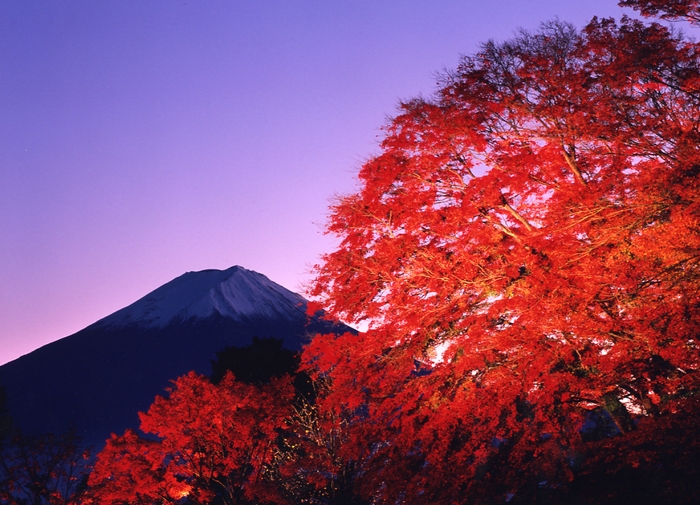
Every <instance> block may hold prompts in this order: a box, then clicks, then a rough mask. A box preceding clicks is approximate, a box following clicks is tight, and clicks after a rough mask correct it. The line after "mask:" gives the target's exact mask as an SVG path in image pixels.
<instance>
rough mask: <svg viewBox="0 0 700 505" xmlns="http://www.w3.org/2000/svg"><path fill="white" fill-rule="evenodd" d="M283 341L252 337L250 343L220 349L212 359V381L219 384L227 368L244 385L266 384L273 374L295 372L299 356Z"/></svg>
mask: <svg viewBox="0 0 700 505" xmlns="http://www.w3.org/2000/svg"><path fill="white" fill-rule="evenodd" d="M283 343H284V340H282V339H281V338H280V339H276V338H258V337H253V342H252V343H251V344H250V345H247V346H244V347H237V346H229V347H226V348H224V349H222V350H221V351H219V352H217V353H216V360H212V362H211V366H212V373H211V381H212V382H213V383H214V384H218V383H219V382H221V380H222V379H223V378H224V376H225V375H226V372H229V371H230V372H233V375H234V376H235V377H236V380H239V381H242V382H245V383H247V384H266V383H268V382H270V379H272V378H273V377H282V376H283V375H286V374H292V373H294V372H296V370H297V368H298V367H299V357H298V356H297V353H295V352H294V351H290V350H289V349H285V348H283V347H282V344H283Z"/></svg>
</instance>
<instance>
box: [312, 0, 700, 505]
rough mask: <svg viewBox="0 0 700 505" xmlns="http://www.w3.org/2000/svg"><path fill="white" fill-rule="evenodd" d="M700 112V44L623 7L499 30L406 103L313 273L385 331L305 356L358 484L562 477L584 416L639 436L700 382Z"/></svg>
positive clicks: (330, 296) (423, 485) (337, 212)
mask: <svg viewBox="0 0 700 505" xmlns="http://www.w3.org/2000/svg"><path fill="white" fill-rule="evenodd" d="M685 4H686V5H691V4H692V5H694V3H693V2H685ZM699 124H700V72H699V61H698V56H697V47H696V46H695V45H693V44H691V43H690V42H688V41H685V40H683V39H680V38H678V37H676V36H675V35H673V34H671V33H670V32H669V31H668V30H667V29H666V28H664V27H662V26H660V25H657V24H650V25H644V24H642V23H640V22H636V21H631V20H623V22H622V24H620V25H618V24H616V23H615V22H614V21H612V20H593V21H592V22H591V23H590V24H589V25H588V26H587V27H586V28H585V30H583V31H582V32H578V31H576V30H575V29H574V28H573V27H571V26H568V25H566V24H562V23H549V24H546V25H543V28H542V29H541V30H540V31H539V32H538V33H536V34H530V33H521V34H520V35H519V36H518V37H516V38H515V39H514V40H511V41H508V42H505V43H503V44H496V43H493V42H489V43H487V44H485V45H484V46H483V49H482V50H481V52H479V53H478V54H476V55H475V56H472V57H466V58H465V59H464V60H463V62H462V64H461V65H460V66H459V68H458V69H457V70H456V71H455V72H453V73H452V74H450V75H447V76H445V77H444V79H443V82H442V87H441V89H440V91H439V93H438V94H437V96H435V97H434V98H433V99H431V100H422V99H420V100H414V101H410V102H407V103H404V104H403V105H402V110H401V113H400V115H399V116H397V117H396V118H394V119H393V120H392V121H391V123H390V124H389V125H388V126H387V127H386V138H385V139H384V141H383V143H382V152H381V153H380V154H379V155H378V156H376V157H375V158H373V159H371V160H369V161H368V162H367V163H366V164H365V165H364V166H363V167H362V169H361V171H360V174H359V177H360V180H361V182H362V187H361V189H360V191H359V192H357V193H356V194H352V195H349V196H346V197H343V198H341V199H340V200H339V201H338V202H337V204H336V205H334V206H333V208H332V213H331V216H330V223H329V226H328V231H329V232H330V233H332V234H335V235H337V236H338V237H339V238H340V239H341V244H340V246H339V248H338V250H337V251H336V252H334V253H331V254H329V255H327V256H326V257H325V258H324V263H323V264H322V265H320V266H318V267H317V278H316V284H315V288H314V290H313V294H314V295H316V296H317V297H319V298H320V299H321V300H322V301H323V305H324V308H325V309H326V310H328V311H329V313H331V314H332V315H334V316H336V317H339V318H341V319H344V320H346V321H349V322H355V323H357V322H362V321H364V322H368V323H369V324H370V325H371V329H370V331H368V332H367V333H364V334H362V335H360V336H353V335H344V336H341V337H336V336H322V337H318V338H316V339H315V340H314V341H313V342H312V343H311V345H310V346H309V348H308V349H307V351H306V353H305V358H304V359H305V362H306V363H307V365H308V366H309V367H311V368H315V369H316V370H317V371H318V372H319V373H320V374H321V375H322V376H324V377H326V378H327V379H328V380H330V381H331V383H332V389H331V390H330V392H329V393H328V394H327V395H326V396H325V397H323V398H322V399H321V400H320V406H321V407H322V408H323V409H325V411H326V412H332V413H334V415H336V416H338V417H339V418H344V419H347V420H348V422H349V424H348V425H349V427H350V438H349V441H348V443H347V444H346V445H345V446H344V447H343V451H344V453H345V458H346V459H347V460H348V461H355V462H361V465H362V471H363V475H364V478H363V480H362V487H363V490H364V492H365V494H366V495H367V496H372V497H373V498H374V499H377V500H383V501H385V502H392V503H400V502H406V503H463V502H467V501H469V500H473V501H475V502H478V501H479V500H480V499H482V500H490V499H492V497H493V496H494V493H496V495H498V494H499V493H500V495H501V496H502V497H506V496H507V495H511V496H513V495H514V496H519V495H518V493H521V494H522V489H525V488H526V487H527V486H529V485H531V484H532V482H535V483H538V482H546V483H549V484H546V485H549V486H561V485H564V484H566V483H567V482H569V481H571V479H573V478H574V476H575V473H576V465H575V464H574V463H572V461H573V460H574V459H575V455H576V454H579V453H580V451H581V450H582V447H583V445H582V444H584V441H583V440H582V437H581V428H582V426H583V425H584V423H585V422H586V420H587V419H589V418H590V416H591V414H589V412H591V411H600V410H604V411H605V412H606V413H607V414H606V415H607V416H609V417H610V419H611V420H612V422H613V423H614V425H615V430H617V431H618V432H620V433H626V432H628V431H630V430H633V429H634V427H635V424H636V422H637V421H636V419H637V418H639V417H646V418H656V417H659V416H668V415H672V414H671V412H672V411H673V409H675V408H676V407H675V406H676V405H677V403H678V402H679V401H681V400H682V399H683V398H685V397H688V396H692V395H694V394H696V392H697V390H698V364H699V360H698V344H697V338H698V333H699V330H700V318H699V317H698V316H700V304H699V303H698V299H700V297H699V294H700V293H699V288H700V283H699V280H700V201H699V199H698V196H699V194H700V179H699V177H698V175H699V173H700V149H699V148H698V146H699V145H700V131H699V130H698V125H699ZM486 490H488V492H489V494H488V495H485V494H484V493H485V492H486ZM484 496H489V497H491V498H484ZM480 497H481V498H480Z"/></svg>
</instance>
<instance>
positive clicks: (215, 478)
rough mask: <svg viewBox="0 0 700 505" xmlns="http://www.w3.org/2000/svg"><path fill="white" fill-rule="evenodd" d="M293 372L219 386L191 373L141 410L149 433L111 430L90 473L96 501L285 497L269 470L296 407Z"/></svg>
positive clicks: (226, 381) (229, 501) (271, 499)
mask: <svg viewBox="0 0 700 505" xmlns="http://www.w3.org/2000/svg"><path fill="white" fill-rule="evenodd" d="M293 395H294V390H293V388H292V386H291V382H290V379H289V377H285V378H281V379H272V380H271V382H270V383H269V384H265V385H252V384H246V383H243V382H238V381H236V380H235V379H234V377H233V375H232V374H230V373H229V374H227V375H226V376H225V377H224V378H223V380H222V381H221V382H220V383H219V384H216V385H215V384H212V383H211V382H210V381H209V380H208V379H207V378H206V377H203V376H200V375H197V374H195V373H194V372H191V373H189V374H188V375H185V376H183V377H180V378H179V379H177V380H176V381H174V385H173V388H172V389H171V391H170V394H169V396H168V397H167V398H165V397H157V398H156V400H155V402H154V403H153V405H152V406H151V408H150V409H149V410H148V412H147V413H145V414H144V413H142V414H140V417H141V430H142V431H144V432H145V433H146V434H151V435H155V436H156V437H157V438H155V439H154V438H153V437H150V438H144V437H141V436H139V435H138V434H136V433H135V432H134V431H132V430H127V431H126V433H125V434H124V435H122V436H116V435H112V437H111V438H110V439H109V440H108V441H107V446H106V447H105V448H104V450H103V451H102V452H100V454H99V455H98V460H97V463H96V464H95V468H94V470H93V473H92V474H91V476H90V480H89V484H90V486H91V488H92V490H91V491H92V492H91V495H92V499H93V501H94V502H95V503H102V504H124V503H143V504H145V503H148V504H153V503H224V504H240V503H268V502H276V503H280V502H282V499H281V498H280V497H279V496H277V494H276V490H275V486H272V485H268V484H269V483H268V481H266V479H265V475H264V474H265V472H266V470H267V467H268V465H270V464H271V463H272V461H273V460H274V458H275V454H276V451H275V447H276V443H277V438H278V437H279V434H280V431H281V430H283V429H284V427H285V419H286V418H288V417H289V415H290V413H291V411H290V409H291V399H292V397H293Z"/></svg>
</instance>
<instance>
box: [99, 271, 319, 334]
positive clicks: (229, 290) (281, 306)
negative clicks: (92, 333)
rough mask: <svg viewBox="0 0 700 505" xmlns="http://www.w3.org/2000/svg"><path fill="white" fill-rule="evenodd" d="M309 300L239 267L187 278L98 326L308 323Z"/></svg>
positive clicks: (205, 272) (108, 317)
mask: <svg viewBox="0 0 700 505" xmlns="http://www.w3.org/2000/svg"><path fill="white" fill-rule="evenodd" d="M305 310H306V300H305V299H304V298H303V297H302V296H300V295H298V294H296V293H293V292H291V291H289V290H288V289H286V288H284V287H282V286H280V285H279V284H276V283H274V282H272V281H271V280H270V279H268V278H267V277H265V276H264V275H262V274H259V273H257V272H254V271H252V270H246V269H245V268H243V267H240V266H234V267H231V268H228V269H226V270H202V271H200V272H187V273H186V274H183V275H181V276H180V277H177V278H176V279H173V280H172V281H170V282H168V283H166V284H164V285H162V286H161V287H159V288H157V289H156V290H154V291H152V292H150V293H149V294H147V295H146V296H144V297H143V298H141V299H139V300H137V301H136V302H134V303H132V304H131V305H129V306H127V307H125V308H123V309H121V310H118V311H117V312H115V313H113V314H111V315H109V316H107V317H105V318H104V319H101V320H100V321H98V322H97V323H95V324H96V325H99V326H102V327H122V326H132V325H138V326H140V327H147V328H164V327H165V326H167V325H169V324H170V323H171V322H175V321H187V320H189V319H205V318H208V317H211V316H214V315H216V314H220V315H221V316H223V317H225V318H227V319H233V320H241V319H243V318H258V317H262V318H270V319H277V318H285V319H290V318H293V319H298V318H300V317H304V314H305Z"/></svg>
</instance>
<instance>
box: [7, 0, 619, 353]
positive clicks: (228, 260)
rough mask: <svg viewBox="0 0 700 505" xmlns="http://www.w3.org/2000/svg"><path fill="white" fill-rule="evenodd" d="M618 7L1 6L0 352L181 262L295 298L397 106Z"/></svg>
mask: <svg viewBox="0 0 700 505" xmlns="http://www.w3.org/2000/svg"><path fill="white" fill-rule="evenodd" d="M616 3H617V2H616V0H587V1H581V0H489V1H485V0H445V1H442V0H422V1H412V0H362V1H352V0H337V1H336V0H328V1H324V0H315V1H304V0H295V1H291V0H289V1H267V0H250V1H243V0H238V1H235V0H231V1H214V0H210V1H193V0H190V1H187V2H182V1H181V2H175V1H172V0H167V1H165V0H163V1H153V0H145V1H144V0H138V1H124V0H120V1H105V2H94V1H76V0H71V1H61V0H37V1H31V2H15V1H10V0H0V364H2V363H5V362H7V361H9V360H12V359H15V358H17V357H19V356H20V355H22V354H26V353H28V352H30V351H32V350H34V349H35V348H37V347H39V346H41V345H44V344H46V343H48V342H51V341H53V340H56V339H58V338H61V337H64V336H67V335H69V334H72V333H74V332H76V331H78V330H80V329H82V328H84V327H85V326H87V325H88V324H90V323H93V322H94V321H96V320H98V319H100V318H102V317H104V316H106V315H108V314H110V313H112V312H114V311H115V310H118V309H120V308H122V307H124V306H126V305H128V304H130V303H131V302H133V301H135V300H136V299H137V298H140V297H141V296H143V295H145V294H146V293H147V292H149V291H151V290H153V289H155V288H156V287H158V286H160V285H161V284H163V283H165V282H167V281H169V280H171V279H173V278H174V277H176V276H178V275H180V274H182V273H184V272H186V271H190V270H202V269H206V268H219V269H223V268H227V267H229V266H232V265H235V264H238V265H241V266H244V267H246V268H249V269H253V270H256V271H258V272H260V273H263V274H265V275H267V276H268V277H270V278H271V279H272V280H274V281H276V282H278V283H280V284H282V285H284V286H286V287H288V288H290V289H292V290H295V291H299V290H300V286H301V283H303V282H304V281H305V280H308V278H309V276H308V273H307V272H308V269H309V267H310V266H311V265H312V264H314V263H315V262H317V261H318V258H319V256H320V255H321V254H322V253H323V252H327V251H329V250H331V249H332V248H333V241H332V239H330V238H328V237H324V236H323V235H322V234H321V229H322V224H323V222H324V221H325V215H326V209H327V206H328V203H329V201H330V199H331V198H332V197H333V195H334V194H342V193H347V192H349V191H351V190H352V189H353V188H354V187H355V179H354V174H355V172H356V171H357V169H358V167H359V166H360V165H361V163H362V161H363V160H364V159H366V158H367V157H368V156H370V155H371V154H373V153H376V151H377V139H378V135H379V127H380V126H382V124H384V123H385V119H386V117H387V116H389V115H392V114H393V113H394V111H395V110H396V104H397V102H398V100H400V99H407V98H411V97H414V96H416V95H418V94H421V93H422V94H424V95H429V94H430V93H431V92H432V91H433V90H434V89H435V84H434V83H435V75H436V73H437V72H439V71H441V70H443V69H445V68H454V67H455V66H456V65H457V63H458V61H459V55H460V54H468V53H472V52H474V51H475V50H476V49H477V48H478V45H479V43H481V42H484V41H486V40H488V39H490V38H493V39H496V40H503V39H505V38H509V37H510V36H511V35H512V34H513V31H514V30H515V29H516V28H518V27H523V28H528V29H534V28H536V27H537V25H538V24H539V22H541V21H545V20H548V19H552V18H554V17H556V16H558V17H559V18H560V19H561V20H565V21H570V22H572V23H574V24H575V25H577V26H579V27H581V26H583V24H584V23H585V22H586V21H588V20H589V19H590V18H591V17H592V16H594V15H598V16H616V17H619V16H620V15H621V14H622V13H623V12H624V11H623V10H621V9H619V8H618V7H617V5H616ZM627 13H629V11H627Z"/></svg>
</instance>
